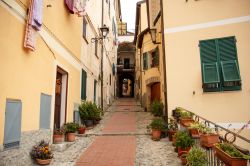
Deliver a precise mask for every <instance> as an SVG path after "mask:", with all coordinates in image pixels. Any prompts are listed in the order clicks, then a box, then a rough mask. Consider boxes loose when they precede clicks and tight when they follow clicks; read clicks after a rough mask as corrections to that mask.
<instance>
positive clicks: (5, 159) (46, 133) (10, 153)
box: [0, 130, 51, 166]
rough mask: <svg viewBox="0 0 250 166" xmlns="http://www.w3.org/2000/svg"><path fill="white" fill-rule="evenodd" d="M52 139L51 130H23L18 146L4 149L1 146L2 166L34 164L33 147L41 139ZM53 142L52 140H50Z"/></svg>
mask: <svg viewBox="0 0 250 166" xmlns="http://www.w3.org/2000/svg"><path fill="white" fill-rule="evenodd" d="M43 139H44V140H46V141H50V140H51V131H50V130H36V131H29V132H22V135H21V142H20V146H19V147H18V148H13V149H7V150H6V149H5V150H4V149H3V146H2V147H0V166H14V165H15V166H29V165H34V164H33V161H32V160H31V158H30V155H29V152H30V151H31V148H32V147H33V146H34V145H35V144H36V143H38V142H40V141H41V140H43ZM50 143H51V141H50Z"/></svg>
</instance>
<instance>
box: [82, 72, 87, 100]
mask: <svg viewBox="0 0 250 166" xmlns="http://www.w3.org/2000/svg"><path fill="white" fill-rule="evenodd" d="M86 87H87V73H86V71H84V70H82V91H81V99H82V100H86V98H87V96H86Z"/></svg>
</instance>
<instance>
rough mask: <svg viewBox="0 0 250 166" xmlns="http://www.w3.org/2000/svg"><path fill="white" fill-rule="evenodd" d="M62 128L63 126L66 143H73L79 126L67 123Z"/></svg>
mask: <svg viewBox="0 0 250 166" xmlns="http://www.w3.org/2000/svg"><path fill="white" fill-rule="evenodd" d="M64 126H65V131H66V137H67V141H69V142H74V141H75V137H76V131H77V130H78V128H79V124H78V123H74V122H69V123H65V125H64Z"/></svg>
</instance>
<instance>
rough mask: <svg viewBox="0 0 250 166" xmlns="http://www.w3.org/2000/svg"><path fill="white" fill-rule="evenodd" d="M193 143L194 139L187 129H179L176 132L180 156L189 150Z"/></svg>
mask: <svg viewBox="0 0 250 166" xmlns="http://www.w3.org/2000/svg"><path fill="white" fill-rule="evenodd" d="M193 145H194V140H193V139H192V138H191V137H190V136H189V134H188V133H187V132H186V131H179V132H177V133H176V147H177V148H178V155H179V156H180V154H181V152H183V151H187V152H188V151H189V150H190V148H191V147H192V146H193Z"/></svg>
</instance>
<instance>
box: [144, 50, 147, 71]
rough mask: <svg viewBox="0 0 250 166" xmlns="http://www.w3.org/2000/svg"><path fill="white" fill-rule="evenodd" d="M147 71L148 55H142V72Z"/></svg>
mask: <svg viewBox="0 0 250 166" xmlns="http://www.w3.org/2000/svg"><path fill="white" fill-rule="evenodd" d="M147 69H148V53H147V52H145V53H143V70H147Z"/></svg>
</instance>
